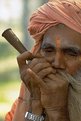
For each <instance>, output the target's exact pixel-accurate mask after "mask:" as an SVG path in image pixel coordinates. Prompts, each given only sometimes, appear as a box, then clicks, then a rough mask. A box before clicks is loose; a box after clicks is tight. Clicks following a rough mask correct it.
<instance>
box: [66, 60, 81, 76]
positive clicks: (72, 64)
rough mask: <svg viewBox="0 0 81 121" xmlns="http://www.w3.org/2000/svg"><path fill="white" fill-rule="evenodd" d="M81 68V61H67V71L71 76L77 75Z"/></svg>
mask: <svg viewBox="0 0 81 121" xmlns="http://www.w3.org/2000/svg"><path fill="white" fill-rule="evenodd" d="M79 68H81V61H79V60H72V61H71V60H70V61H67V64H66V71H67V72H68V73H69V74H71V75H74V74H76V72H77V70H78V69H79Z"/></svg>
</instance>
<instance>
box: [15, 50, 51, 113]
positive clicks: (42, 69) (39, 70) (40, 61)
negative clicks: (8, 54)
mask: <svg viewBox="0 0 81 121" xmlns="http://www.w3.org/2000/svg"><path fill="white" fill-rule="evenodd" d="M30 57H31V54H30V53H29V52H25V53H23V54H21V55H20V56H18V58H17V61H18V65H19V71H20V76H21V79H22V81H23V82H24V83H25V85H26V87H27V88H28V89H29V91H30V93H31V91H32V94H33V99H32V100H33V101H32V108H33V110H34V109H35V110H36V109H37V108H36V107H38V106H39V108H40V109H41V103H40V90H39V88H38V87H36V86H35V85H34V83H31V84H30V80H31V76H30V75H29V74H28V71H27V70H28V69H29V68H30V69H32V71H34V72H35V73H36V74H37V75H39V77H40V78H41V79H42V78H44V77H45V76H46V75H47V74H49V73H51V72H52V71H53V69H52V68H50V64H49V63H48V62H47V61H46V60H45V59H44V58H43V57H41V58H40V56H39V55H36V56H35V58H34V59H33V60H32V61H30V62H29V63H26V60H27V59H29V58H30ZM31 86H32V87H31ZM31 88H32V89H31ZM37 99H39V101H38V100H37ZM35 110H34V112H35ZM38 110H39V109H38ZM38 112H39V111H38Z"/></svg>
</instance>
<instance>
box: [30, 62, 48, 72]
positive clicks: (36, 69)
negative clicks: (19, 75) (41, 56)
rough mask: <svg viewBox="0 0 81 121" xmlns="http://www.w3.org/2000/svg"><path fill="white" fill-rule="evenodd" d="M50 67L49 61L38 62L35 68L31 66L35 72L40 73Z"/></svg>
mask: <svg viewBox="0 0 81 121" xmlns="http://www.w3.org/2000/svg"><path fill="white" fill-rule="evenodd" d="M48 67H50V64H49V63H38V64H36V65H35V66H34V67H33V68H31V69H32V70H33V71H34V72H35V73H39V72H40V71H41V70H43V69H45V68H48Z"/></svg>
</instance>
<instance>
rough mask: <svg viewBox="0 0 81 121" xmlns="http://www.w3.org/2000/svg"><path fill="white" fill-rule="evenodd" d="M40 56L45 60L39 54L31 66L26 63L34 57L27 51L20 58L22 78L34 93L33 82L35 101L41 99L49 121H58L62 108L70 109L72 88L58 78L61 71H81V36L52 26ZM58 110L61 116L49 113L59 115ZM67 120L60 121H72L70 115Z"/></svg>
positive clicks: (67, 29)
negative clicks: (69, 98) (69, 92)
mask: <svg viewBox="0 0 81 121" xmlns="http://www.w3.org/2000/svg"><path fill="white" fill-rule="evenodd" d="M38 53H39V55H41V56H42V57H39V55H38V56H36V58H34V59H33V60H32V61H30V62H29V63H28V64H27V63H26V60H27V59H28V58H29V56H30V55H29V54H28V53H27V52H25V53H23V54H21V55H20V56H19V57H18V58H17V60H18V65H19V70H20V75H21V79H22V81H23V82H24V83H25V84H26V86H27V88H28V89H29V91H30V92H31V89H30V82H32V84H33V86H32V88H33V98H34V100H35V99H39V101H40V105H41V106H40V107H42V108H44V109H45V110H46V112H47V114H48V116H49V120H57V121H58V120H59V119H60V117H61V116H60V111H59V108H58V107H64V106H66V108H67V97H68V85H69V84H68V82H67V81H66V80H65V79H63V78H62V77H60V76H59V75H58V70H59V69H60V70H65V71H66V72H68V73H69V74H71V75H74V74H76V72H77V70H78V69H79V68H80V66H81V59H80V54H81V34H79V33H77V32H76V31H74V30H72V29H70V28H68V27H66V26H64V25H62V24H59V25H57V26H55V27H51V28H50V29H49V30H48V31H47V32H46V33H45V35H44V37H43V41H42V45H41V48H40V50H39V52H38ZM29 68H30V69H29ZM50 99H51V100H50ZM56 107H57V114H58V112H59V115H55V116H54V115H52V116H51V115H50V113H49V111H50V110H52V112H51V114H52V113H53V114H55V112H54V108H56ZM65 112H66V111H65ZM64 115H65V114H64ZM66 115H67V114H66ZM50 117H51V118H50ZM64 118H65V119H62V120H60V121H69V119H68V118H67V116H65V117H64Z"/></svg>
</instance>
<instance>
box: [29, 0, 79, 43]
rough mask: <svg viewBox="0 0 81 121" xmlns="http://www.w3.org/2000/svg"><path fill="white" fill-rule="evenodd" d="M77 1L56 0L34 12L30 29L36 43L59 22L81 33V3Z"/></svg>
mask: <svg viewBox="0 0 81 121" xmlns="http://www.w3.org/2000/svg"><path fill="white" fill-rule="evenodd" d="M77 1H78V0H76V2H75V1H74V2H72V1H71V0H55V1H54V2H48V3H45V4H44V5H43V6H41V7H40V8H38V9H37V10H36V11H35V12H34V13H33V15H32V16H31V18H30V22H29V26H28V31H29V32H30V35H31V36H32V37H33V38H34V39H35V41H36V43H39V42H40V41H41V39H42V37H43V35H44V33H45V32H46V30H47V29H49V28H50V27H52V26H55V25H57V24H59V23H63V24H65V25H66V26H68V27H70V28H71V29H73V30H75V31H77V32H79V33H81V3H79V2H77Z"/></svg>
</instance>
